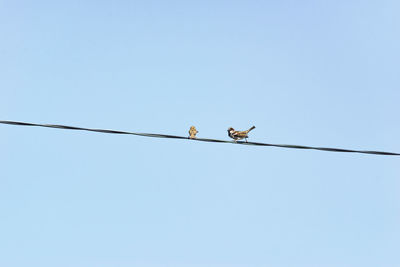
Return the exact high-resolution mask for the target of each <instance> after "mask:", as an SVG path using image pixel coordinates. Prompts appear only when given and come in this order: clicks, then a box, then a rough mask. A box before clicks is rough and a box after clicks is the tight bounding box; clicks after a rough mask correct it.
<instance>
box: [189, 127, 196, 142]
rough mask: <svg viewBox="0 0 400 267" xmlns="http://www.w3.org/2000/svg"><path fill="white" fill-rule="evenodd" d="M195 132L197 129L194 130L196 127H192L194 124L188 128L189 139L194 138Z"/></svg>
mask: <svg viewBox="0 0 400 267" xmlns="http://www.w3.org/2000/svg"><path fill="white" fill-rule="evenodd" d="M197 133H198V131H197V130H196V127H194V126H192V127H190V129H189V138H190V139H195V138H196V134H197Z"/></svg>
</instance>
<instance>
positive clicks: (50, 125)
mask: <svg viewBox="0 0 400 267" xmlns="http://www.w3.org/2000/svg"><path fill="white" fill-rule="evenodd" d="M0 123H2V124H11V125H20V126H38V127H47V128H58V129H65V130H80V131H90V132H99V133H108V134H129V135H138V136H146V137H156V138H172V139H186V140H192V141H201V142H214V143H230V144H238V145H247V146H272V147H284V148H294V149H313V150H321V151H330V152H349V153H363V154H374V155H385V156H400V153H393V152H383V151H366V150H352V149H343V148H330V147H312V146H300V145H281V144H267V143H258V142H240V141H239V142H234V141H225V140H218V139H209V138H196V139H189V138H188V137H184V136H177V135H169V134H152V133H135V132H125V131H115V130H105V129H90V128H82V127H75V126H67V125H57V124H38V123H29V122H18V121H0Z"/></svg>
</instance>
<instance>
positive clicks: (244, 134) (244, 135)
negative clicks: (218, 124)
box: [228, 126, 256, 142]
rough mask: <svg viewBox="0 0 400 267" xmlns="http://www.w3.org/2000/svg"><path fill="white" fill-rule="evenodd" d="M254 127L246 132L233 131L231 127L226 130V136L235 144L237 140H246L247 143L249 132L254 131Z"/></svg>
mask: <svg viewBox="0 0 400 267" xmlns="http://www.w3.org/2000/svg"><path fill="white" fill-rule="evenodd" d="M255 128H256V126H253V127H251V128H250V129H248V130H247V131H235V129H233V128H232V127H230V128H229V129H228V135H229V137H230V138H232V139H233V140H235V142H237V140H241V139H243V138H244V139H246V142H247V138H249V136H248V135H247V134H248V133H249V132H250V131H251V130H253V129H255Z"/></svg>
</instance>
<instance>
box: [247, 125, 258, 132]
mask: <svg viewBox="0 0 400 267" xmlns="http://www.w3.org/2000/svg"><path fill="white" fill-rule="evenodd" d="M255 128H256V126H253V127H251V128H250V129H248V130H247V132H250V131H251V130H254V129H255Z"/></svg>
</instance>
